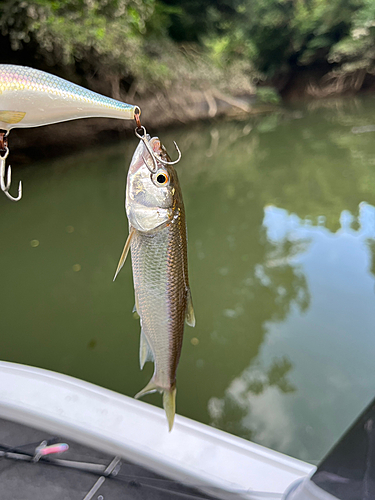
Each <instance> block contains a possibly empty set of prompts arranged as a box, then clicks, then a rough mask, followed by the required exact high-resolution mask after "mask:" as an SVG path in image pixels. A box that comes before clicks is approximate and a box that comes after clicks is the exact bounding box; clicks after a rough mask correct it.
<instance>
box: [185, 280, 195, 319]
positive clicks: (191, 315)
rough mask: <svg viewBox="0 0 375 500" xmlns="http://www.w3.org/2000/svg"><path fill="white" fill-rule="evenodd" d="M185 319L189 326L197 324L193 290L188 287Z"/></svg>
mask: <svg viewBox="0 0 375 500" xmlns="http://www.w3.org/2000/svg"><path fill="white" fill-rule="evenodd" d="M185 321H186V324H188V325H189V326H193V327H194V326H195V314H194V309H193V299H192V298H191V291H190V288H188V294H187V302H186V313H185Z"/></svg>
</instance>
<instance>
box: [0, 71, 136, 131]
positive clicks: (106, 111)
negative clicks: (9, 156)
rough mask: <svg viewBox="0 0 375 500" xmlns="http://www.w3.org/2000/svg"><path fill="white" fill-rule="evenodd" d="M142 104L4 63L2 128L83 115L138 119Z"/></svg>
mask: <svg viewBox="0 0 375 500" xmlns="http://www.w3.org/2000/svg"><path fill="white" fill-rule="evenodd" d="M140 113H141V111H140V108H139V107H138V106H135V105H133V104H126V103H124V102H121V101H117V100H116V99H111V98H110V97H106V96H103V95H101V94H98V93H96V92H93V91H91V90H88V89H85V88H84V87H81V86H79V85H76V84H75V83H71V82H69V81H67V80H64V79H63V78H60V77H58V76H55V75H51V74H50V73H46V72H44V71H40V70H37V69H33V68H29V67H26V66H18V65H14V64H0V129H2V130H6V131H9V130H11V129H13V128H16V127H17V128H27V127H40V126H42V125H50V124H52V123H58V122H64V121H68V120H77V119H79V118H93V117H103V118H118V119H123V120H131V119H134V117H135V115H136V114H138V115H140Z"/></svg>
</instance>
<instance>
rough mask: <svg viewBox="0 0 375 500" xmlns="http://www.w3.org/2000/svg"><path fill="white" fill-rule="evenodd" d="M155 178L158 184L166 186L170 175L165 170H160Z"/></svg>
mask: <svg viewBox="0 0 375 500" xmlns="http://www.w3.org/2000/svg"><path fill="white" fill-rule="evenodd" d="M155 180H156V184H157V185H158V186H165V185H166V184H168V181H169V177H168V175H167V174H166V173H165V172H160V173H159V174H157V176H156V179H155Z"/></svg>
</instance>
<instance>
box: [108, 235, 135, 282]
mask: <svg viewBox="0 0 375 500" xmlns="http://www.w3.org/2000/svg"><path fill="white" fill-rule="evenodd" d="M134 233H135V229H134V227H131V228H130V231H129V236H128V238H127V240H126V243H125V246H124V250H123V251H122V254H121V257H120V260H119V263H118V265H117V269H116V272H115V277H114V278H113V281H115V279H116V278H117V275H118V273H119V272H120V271H121V269H122V266H123V265H124V264H125V261H126V257H127V256H128V253H129V249H130V243H131V240H132V238H133V236H134Z"/></svg>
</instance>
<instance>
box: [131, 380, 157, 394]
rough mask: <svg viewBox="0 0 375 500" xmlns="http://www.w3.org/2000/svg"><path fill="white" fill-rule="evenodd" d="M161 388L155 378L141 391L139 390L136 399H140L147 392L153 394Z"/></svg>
mask: <svg viewBox="0 0 375 500" xmlns="http://www.w3.org/2000/svg"><path fill="white" fill-rule="evenodd" d="M159 390H160V388H159V387H158V386H157V385H156V384H155V382H154V380H153V379H151V380H150V382H149V383H148V384H147V385H146V387H144V388H143V389H142V390H141V391H139V392H138V393H137V394H136V395H135V396H134V397H135V399H139V398H141V397H142V396H145V395H146V394H151V393H153V392H156V391H159Z"/></svg>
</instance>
